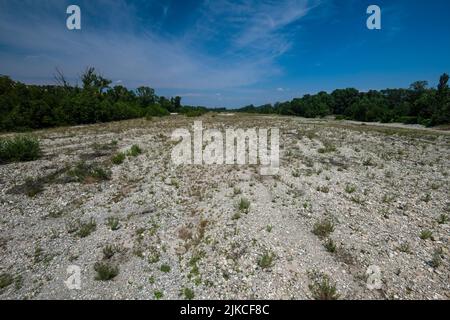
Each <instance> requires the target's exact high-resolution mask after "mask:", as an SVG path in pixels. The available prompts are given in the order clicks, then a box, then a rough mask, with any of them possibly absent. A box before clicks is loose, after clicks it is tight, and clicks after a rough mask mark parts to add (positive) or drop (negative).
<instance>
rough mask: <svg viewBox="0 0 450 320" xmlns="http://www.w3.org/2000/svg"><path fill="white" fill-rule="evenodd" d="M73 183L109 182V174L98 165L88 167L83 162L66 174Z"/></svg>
mask: <svg viewBox="0 0 450 320" xmlns="http://www.w3.org/2000/svg"><path fill="white" fill-rule="evenodd" d="M67 174H68V176H69V177H71V178H72V179H73V180H74V181H75V182H83V183H92V182H98V181H102V180H109V179H110V176H111V173H110V172H109V171H107V170H105V169H103V168H102V167H100V166H98V165H95V164H94V165H88V164H86V163H85V162H83V161H82V162H79V163H77V164H76V166H75V167H74V168H72V169H70V170H69V171H68V172H67Z"/></svg>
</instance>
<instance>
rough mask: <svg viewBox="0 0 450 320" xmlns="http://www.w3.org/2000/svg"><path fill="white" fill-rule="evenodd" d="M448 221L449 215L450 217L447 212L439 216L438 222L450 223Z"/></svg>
mask: <svg viewBox="0 0 450 320" xmlns="http://www.w3.org/2000/svg"><path fill="white" fill-rule="evenodd" d="M448 221H449V217H448V215H447V214H445V213H442V214H441V215H440V216H439V218H438V219H437V222H438V223H439V224H446V223H448Z"/></svg>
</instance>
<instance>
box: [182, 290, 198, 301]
mask: <svg viewBox="0 0 450 320" xmlns="http://www.w3.org/2000/svg"><path fill="white" fill-rule="evenodd" d="M183 295H184V298H185V299H186V300H192V299H194V297H195V294H194V291H193V290H191V289H189V288H184V289H183Z"/></svg>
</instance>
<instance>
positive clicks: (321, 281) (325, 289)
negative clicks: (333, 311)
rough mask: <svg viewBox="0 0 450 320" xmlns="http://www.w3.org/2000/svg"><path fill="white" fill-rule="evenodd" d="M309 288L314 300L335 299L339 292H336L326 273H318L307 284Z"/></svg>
mask: <svg viewBox="0 0 450 320" xmlns="http://www.w3.org/2000/svg"><path fill="white" fill-rule="evenodd" d="M309 290H311V293H312V295H313V298H314V299H315V300H337V299H339V294H338V293H337V289H336V285H335V284H333V283H332V282H331V280H330V278H329V277H328V276H327V275H318V276H316V278H315V279H314V282H313V283H312V284H310V285H309Z"/></svg>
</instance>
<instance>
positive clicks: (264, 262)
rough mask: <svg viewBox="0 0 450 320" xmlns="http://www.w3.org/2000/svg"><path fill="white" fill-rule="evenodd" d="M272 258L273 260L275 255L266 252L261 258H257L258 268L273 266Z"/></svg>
mask: <svg viewBox="0 0 450 320" xmlns="http://www.w3.org/2000/svg"><path fill="white" fill-rule="evenodd" d="M274 258H275V254H273V253H269V252H266V253H264V254H263V255H262V256H261V258H259V260H258V266H260V267H261V269H267V268H270V267H272V266H273V260H274Z"/></svg>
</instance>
